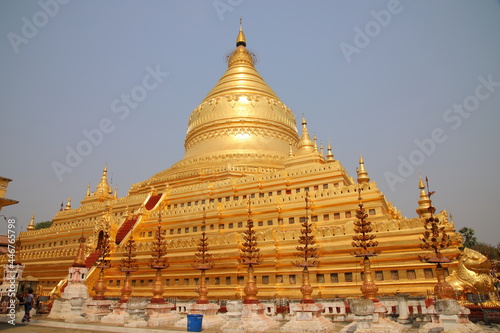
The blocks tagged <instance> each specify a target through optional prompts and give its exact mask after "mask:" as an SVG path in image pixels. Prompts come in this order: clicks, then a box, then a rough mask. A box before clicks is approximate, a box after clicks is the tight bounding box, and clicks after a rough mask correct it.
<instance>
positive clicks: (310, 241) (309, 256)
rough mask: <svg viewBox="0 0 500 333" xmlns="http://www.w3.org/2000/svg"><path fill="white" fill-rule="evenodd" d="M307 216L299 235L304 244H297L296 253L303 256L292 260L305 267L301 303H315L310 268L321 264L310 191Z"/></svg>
mask: <svg viewBox="0 0 500 333" xmlns="http://www.w3.org/2000/svg"><path fill="white" fill-rule="evenodd" d="M305 201H306V216H305V218H304V222H303V223H302V230H301V231H300V232H301V233H302V236H300V237H299V243H300V244H302V245H303V246H297V247H296V249H297V251H299V252H296V253H294V255H295V256H296V257H299V258H301V260H297V261H294V262H292V265H294V266H296V267H303V269H302V287H300V292H301V293H302V300H301V301H300V302H301V303H314V300H313V299H312V297H311V294H312V286H311V283H310V282H309V268H308V267H316V266H318V264H319V261H318V260H317V258H318V247H317V246H314V244H316V238H315V237H314V235H312V224H311V223H310V222H309V205H310V200H309V192H306V197H305Z"/></svg>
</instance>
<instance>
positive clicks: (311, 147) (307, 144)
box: [297, 115, 316, 154]
mask: <svg viewBox="0 0 500 333" xmlns="http://www.w3.org/2000/svg"><path fill="white" fill-rule="evenodd" d="M315 150H316V149H315V143H314V141H313V140H312V139H311V136H310V135H309V131H308V129H307V121H306V117H305V116H304V115H303V116H302V136H301V137H300V140H299V144H298V151H297V154H299V153H310V152H314V151H315Z"/></svg>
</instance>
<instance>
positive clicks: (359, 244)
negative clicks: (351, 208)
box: [351, 187, 380, 257]
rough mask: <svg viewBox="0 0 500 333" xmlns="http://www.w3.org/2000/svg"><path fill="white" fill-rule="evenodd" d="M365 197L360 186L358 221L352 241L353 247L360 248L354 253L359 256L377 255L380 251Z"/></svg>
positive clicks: (355, 223)
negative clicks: (366, 207)
mask: <svg viewBox="0 0 500 333" xmlns="http://www.w3.org/2000/svg"><path fill="white" fill-rule="evenodd" d="M362 200H363V198H362V197H361V188H359V187H358V201H359V203H358V207H359V209H357V210H356V217H357V218H358V220H357V221H354V233H355V235H354V236H352V240H353V242H352V243H351V245H352V247H354V248H359V250H356V251H354V252H353V253H352V254H353V255H355V256H357V257H370V256H375V255H377V254H378V253H380V252H379V251H378V250H377V249H375V248H376V247H377V246H378V242H377V241H374V239H375V238H376V237H377V236H376V235H375V234H372V233H371V232H372V231H373V227H372V226H371V224H372V223H371V222H369V221H366V218H367V217H368V214H367V213H366V210H365V209H364V208H363V202H362Z"/></svg>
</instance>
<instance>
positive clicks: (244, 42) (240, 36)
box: [236, 17, 247, 46]
mask: <svg viewBox="0 0 500 333" xmlns="http://www.w3.org/2000/svg"><path fill="white" fill-rule="evenodd" d="M242 22H243V18H241V17H240V32H239V33H238V38H236V46H240V45H243V46H247V40H246V38H245V34H244V33H243V25H242Z"/></svg>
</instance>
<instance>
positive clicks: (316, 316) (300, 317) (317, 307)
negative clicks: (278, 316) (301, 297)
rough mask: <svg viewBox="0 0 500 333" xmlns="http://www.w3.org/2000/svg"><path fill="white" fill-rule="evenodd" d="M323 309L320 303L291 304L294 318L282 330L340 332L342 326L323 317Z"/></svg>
mask: <svg viewBox="0 0 500 333" xmlns="http://www.w3.org/2000/svg"><path fill="white" fill-rule="evenodd" d="M322 311H323V307H322V306H321V304H318V303H299V304H290V313H291V314H292V318H291V320H290V321H289V322H288V323H286V324H285V325H284V326H283V327H281V332H338V331H339V330H340V327H338V326H337V324H334V323H332V322H331V321H329V320H328V319H326V318H325V317H323V316H322V314H321V312H322Z"/></svg>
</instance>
